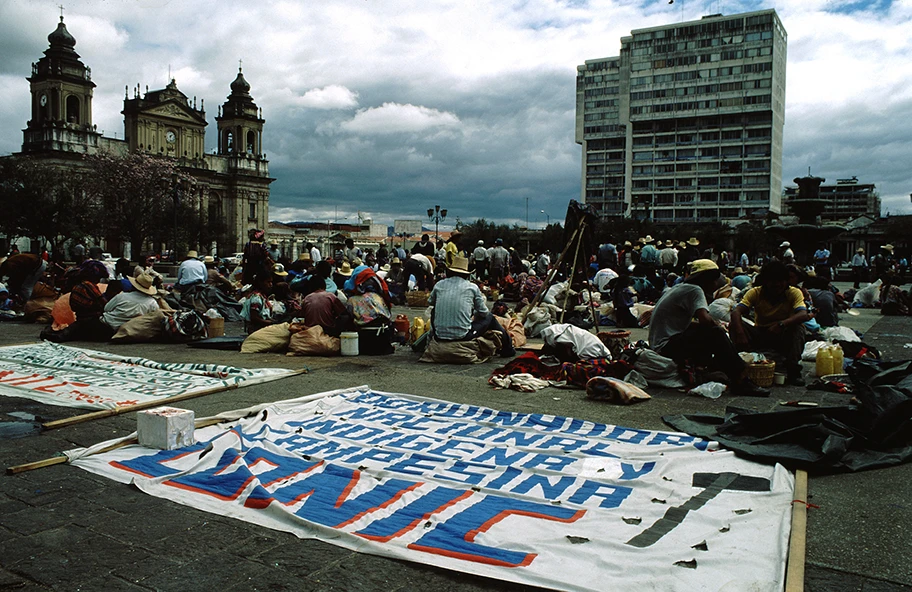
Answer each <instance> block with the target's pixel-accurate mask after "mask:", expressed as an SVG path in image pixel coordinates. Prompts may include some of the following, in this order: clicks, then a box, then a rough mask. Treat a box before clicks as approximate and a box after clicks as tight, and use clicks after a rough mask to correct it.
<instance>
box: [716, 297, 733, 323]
mask: <svg viewBox="0 0 912 592" xmlns="http://www.w3.org/2000/svg"><path fill="white" fill-rule="evenodd" d="M735 306H737V305H736V304H735V301H734V300H732V299H731V298H716V299H715V300H713V301H712V302H710V303H709V316H711V317H712V318H713V320H715V321H719V322H725V323H729V322H731V312H732V310H734V308H735Z"/></svg>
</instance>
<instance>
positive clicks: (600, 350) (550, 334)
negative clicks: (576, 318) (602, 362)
mask: <svg viewBox="0 0 912 592" xmlns="http://www.w3.org/2000/svg"><path fill="white" fill-rule="evenodd" d="M541 336H542V339H544V340H545V343H546V344H547V345H550V346H551V347H555V346H556V345H557V344H558V343H569V344H571V345H572V347H573V351H574V353H576V355H577V356H579V357H580V358H584V359H594V358H606V359H608V360H610V359H611V352H610V351H608V348H607V347H605V344H604V343H602V342H601V340H600V339H599V338H598V337H596V336H595V335H593V334H592V333H590V332H589V331H586V330H585V329H580V328H579V327H576V326H574V325H570V324H567V323H564V324H559V325H551V326H550V327H545V328H544V329H542V332H541Z"/></svg>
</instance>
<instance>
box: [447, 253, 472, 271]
mask: <svg viewBox="0 0 912 592" xmlns="http://www.w3.org/2000/svg"><path fill="white" fill-rule="evenodd" d="M447 269H449V270H450V271H452V272H453V273H458V274H459V275H469V273H470V272H469V260H468V259H466V258H465V257H460V256H459V255H457V256H456V257H453V263H451V264H450V265H449V267H447Z"/></svg>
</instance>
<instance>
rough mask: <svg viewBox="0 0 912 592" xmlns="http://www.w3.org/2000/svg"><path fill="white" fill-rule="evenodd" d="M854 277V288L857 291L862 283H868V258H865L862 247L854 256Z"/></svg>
mask: <svg viewBox="0 0 912 592" xmlns="http://www.w3.org/2000/svg"><path fill="white" fill-rule="evenodd" d="M852 276H853V279H854V280H855V286H854V287H855V289H856V290H857V289H858V287H859V285H861V282H863V281H864V282H866V281H868V258H867V257H865V254H864V249H863V248H862V247H858V250H857V251H855V254H854V255H852Z"/></svg>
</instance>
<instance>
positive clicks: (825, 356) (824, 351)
mask: <svg viewBox="0 0 912 592" xmlns="http://www.w3.org/2000/svg"><path fill="white" fill-rule="evenodd" d="M816 363H817V376H826V375H827V374H833V373H834V371H833V352H832V349H831V347H830V346H829V345H824V346H823V347H821V348H820V349H818V350H817V359H816ZM840 371H842V368H840Z"/></svg>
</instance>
